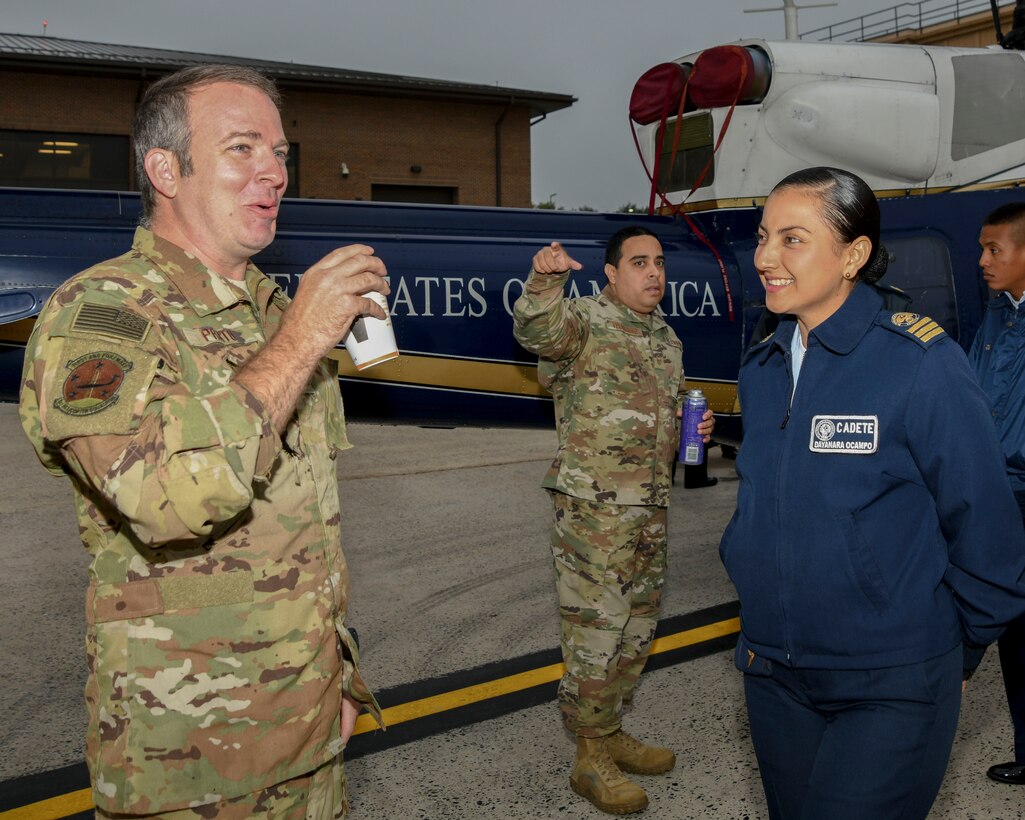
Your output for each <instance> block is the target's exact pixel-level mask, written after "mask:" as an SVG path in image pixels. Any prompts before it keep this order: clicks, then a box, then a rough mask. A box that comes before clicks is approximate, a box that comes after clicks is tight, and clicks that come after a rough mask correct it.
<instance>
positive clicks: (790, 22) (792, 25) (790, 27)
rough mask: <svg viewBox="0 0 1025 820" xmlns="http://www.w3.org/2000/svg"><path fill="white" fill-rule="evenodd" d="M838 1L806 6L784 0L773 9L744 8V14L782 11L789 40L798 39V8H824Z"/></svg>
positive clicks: (792, 0)
mask: <svg viewBox="0 0 1025 820" xmlns="http://www.w3.org/2000/svg"><path fill="white" fill-rule="evenodd" d="M835 5H836V3H811V4H808V5H804V6H799V5H797V4H796V3H795V2H794V0H783V5H782V6H776V7H774V8H771V9H744V14H758V13H759V12H762V11H781V12H783V18H784V20H785V23H786V35H787V39H788V40H797V39H799V38H800V35H799V34H798V33H797V10H798V9H824V8H826V7H828V6H835Z"/></svg>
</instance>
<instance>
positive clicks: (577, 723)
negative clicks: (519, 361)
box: [514, 227, 712, 814]
mask: <svg viewBox="0 0 1025 820" xmlns="http://www.w3.org/2000/svg"><path fill="white" fill-rule="evenodd" d="M664 262H665V260H664V255H663V252H662V246H661V244H660V242H659V241H658V238H657V237H656V236H655V235H654V234H652V233H651V232H650V231H648V230H647V229H646V228H642V227H629V228H624V229H623V230H621V231H619V232H618V233H616V234H615V235H614V236H613V237H612V238H611V239H610V240H609V242H608V245H607V248H606V254H605V274H606V276H607V277H608V285H607V286H606V287H605V289H604V290H603V291H602V292H601V293H600V294H598V295H597V296H591V297H584V298H580V299H564V298H563V289H564V287H565V284H566V282H567V280H568V279H569V275H570V272H571V271H573V270H581V269H582V266H581V265H580V263H578V262H577V261H575V260H574V259H573V258H572V257H570V255H569V254H568V253H567V252H566V251H565V250H564V249H563V248H562V246H561V245H559V244H558V243H552V245H550V246H549V247H546V248H542V249H541V250H540V251H538V253H537V254H536V255H535V256H534V261H533V269H532V271H531V274H530V276H529V278H528V280H527V284H526V287H525V289H524V293H523V295H522V296H521V297H520V299H519V300H517V302H516V305H515V308H514V321H515V335H516V339H517V340H518V341H519V343H520V344H521V345H523V346H524V347H525V348H526V349H528V350H530V351H532V352H534V353H537V354H538V356H539V357H540V361H539V364H538V378H539V380H540V381H541V383H542V385H544V386H545V387H546V388H547V389H548V390H549V391H551V393H552V396H553V398H554V400H555V414H556V423H557V428H558V436H559V451H558V454H557V455H556V458H555V461H554V462H553V463H552V466H551V468H550V469H549V470H548V472H547V474H546V475H545V478H544V481H543V486H544V487H545V488H546V489H547V490H548V491H549V492H550V494H551V497H552V501H553V503H554V508H555V522H554V526H553V529H552V552H553V555H554V559H555V569H556V575H557V584H558V594H559V608H560V612H561V615H562V650H563V658H564V660H565V663H566V674H565V676H564V677H563V679H562V682H561V684H560V686H559V701H560V705H561V708H562V714H563V719H564V722H565V725H566V728H567V729H569V731H570V732H572V733H573V734H575V735H576V736H577V755H576V761H575V763H574V766H573V773H572V775H571V777H570V785H571V787H572V788H573V790H574V791H576V792H577V793H578V794H580V795H582V796H584V797H586V798H587V799H588V800H590V801H591V802H592V803H594V804H595V805H596V806H598V808H600V809H602V810H604V811H608V812H613V813H616V814H623V813H627V812H633V811H640V810H641V809H643V808H644V807H645V806H646V805H647V802H648V799H647V795H646V794H645V792H644V790H643V789H641V788H640V786H638V785H636V784H635V783H633V782H631V781H630V780H628V779H627V778H626V777H625V776H624V775H623V774H622V772H623V771H627V772H632V773H636V774H659V773H662V772H667V771H669V770H670V769H672V768H673V766H674V765H675V764H676V757H675V755H674V754H673V753H672V752H671V751H670V750H669V749H663V748H659V747H655V746H648V745H646V744H644V743H642V742H641V741H639V740H637V739H636V738H633V737H631V736H630V735H628V734H627V733H626V732H624V731H623V730H622V728H621V726H620V713H621V710H622V706H623V704H624V702H629V701H630V700H631V699H632V697H633V691H634V686H635V684H636V682H637V678H638V677H639V675H640V673H641V670H642V669H643V668H644V664H645V661H646V660H647V656H648V651H649V649H650V646H651V640H652V637H653V635H654V632H655V626H656V622H657V620H658V612H659V604H660V601H661V595H662V582H663V578H664V575H665V566H666V507H667V506H668V504H669V492H670V488H671V485H672V467H673V459H674V456H675V453H676V450H677V446H678V442H679V424H678V421H677V419H678V411H679V409H680V406H681V400H680V397H681V394H682V391H683V365H682V353H683V346H682V345H681V343H680V340H679V339H678V338H677V336H676V334H675V333H674V332H673V330H672V328H670V327H669V325H667V324H666V322H665V320H664V319H663V318H662V317H661V316H660V315H659V314H658V313H657V311H656V308H657V306H658V304H659V302H660V301H661V299H662V296H663V293H664V292H665V269H664ZM701 429H702V432H704V433H706V434H708V433H710V432H711V429H712V422H711V414H708V415H707V417H706V421H705V422H704V423H703V427H702V428H701Z"/></svg>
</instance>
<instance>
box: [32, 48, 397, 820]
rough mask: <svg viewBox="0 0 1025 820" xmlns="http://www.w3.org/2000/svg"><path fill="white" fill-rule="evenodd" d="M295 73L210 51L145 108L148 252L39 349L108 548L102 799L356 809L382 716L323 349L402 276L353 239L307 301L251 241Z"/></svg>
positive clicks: (325, 267)
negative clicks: (353, 598) (367, 655)
mask: <svg viewBox="0 0 1025 820" xmlns="http://www.w3.org/2000/svg"><path fill="white" fill-rule="evenodd" d="M278 104H279V97H278V94H277V91H276V89H275V88H274V86H273V84H272V83H270V82H269V81H268V80H267V79H266V78H264V77H262V76H261V75H259V74H257V73H256V72H253V71H251V70H249V69H244V68H239V67H232V66H206V67H200V68H196V69H187V70H185V71H182V72H179V73H177V74H175V75H172V76H170V77H167V78H164V79H163V80H161V81H159V82H158V83H156V84H154V85H153V86H152V87H151V88H150V89H149V90H148V92H147V94H146V96H145V98H144V99H143V101H142V103H141V104H140V108H139V111H138V113H137V116H136V124H135V135H134V136H135V148H136V159H137V163H138V166H137V168H138V178H139V180H140V184H141V185H142V191H143V212H144V216H143V220H142V225H143V227H140V228H139V229H138V230H137V232H136V234H135V241H134V243H133V246H132V249H131V250H130V251H129V252H127V253H126V254H124V255H123V256H120V257H118V258H117V259H113V260H110V261H108V262H103V263H101V264H99V265H97V266H95V267H93V268H91V269H89V270H87V271H84V272H83V273H81V274H79V275H77V276H75V277H73V278H72V279H70V280H69V281H68V282H66V283H65V284H64V285H63V286H62V287H61V288H59V289H58V290H57V292H56V293H55V294H54V296H53V298H52V299H51V300H50V302H49V303H48V304H47V306H46V308H45V309H44V311H43V312H42V314H41V315H40V317H39V320H38V322H37V324H36V327H35V330H34V332H33V334H32V338H31V339H30V341H29V344H28V350H27V351H26V357H25V373H24V382H23V386H22V394H21V418H22V424H23V426H24V428H25V431H26V432H27V434H28V436H29V438H30V439H31V441H32V443H33V445H34V446H35V448H36V452H37V453H38V455H39V458H40V460H41V461H42V462H43V464H44V466H45V467H46V468H47V469H48V470H49V471H50V472H52V473H54V474H61V473H63V474H66V475H68V476H69V477H70V479H71V481H72V484H73V486H74V492H75V503H76V508H77V512H78V520H79V527H80V530H81V534H82V540H83V542H84V544H85V547H86V549H87V550H88V551H89V553H90V554H91V556H92V559H93V560H92V565H91V568H90V581H89V588H88V592H87V597H86V619H87V625H88V626H87V638H86V643H87V654H88V662H89V678H88V684H87V687H86V702H87V706H88V711H89V728H88V735H87V743H86V747H87V749H86V758H87V762H88V765H89V769H90V774H91V779H92V784H93V797H94V801H95V803H96V806H97V814H98V815H99V816H108V815H110V814H116V815H118V816H125V815H129V816H133V815H156V814H159V816H161V817H174V818H184V817H196V816H203V817H212V816H219V817H239V818H242V817H250V816H252V815H254V814H258V813H267V814H268V816H272V817H275V818H283V817H287V818H291V817H299V818H302V817H310V818H330V817H339V816H341V815H342V814H344V812H345V810H346V803H345V781H344V775H343V772H342V765H341V760H342V758H341V755H342V749H343V748H344V746H345V744H346V741H347V739H348V737H349V735H350V734H351V732H352V728H353V724H354V722H355V717H356V714H357V713H358V711H359V710H360V709H361V708H363V707H367V708H369V709H370V710H371V711H372V712H374V713H375V714H377V712H378V710H377V706H376V703H375V702H374V699H373V696H372V695H371V694H370V692H369V690H368V689H367V687H366V685H365V684H364V682H363V680H362V678H361V676H360V674H359V671H358V669H357V663H358V655H357V649H356V646H355V643H354V641H353V639H352V636H351V634H350V633H349V632H348V631H347V629H346V627H345V624H344V619H345V611H346V604H347V598H348V572H347V569H346V564H345V558H344V556H343V554H342V550H341V539H340V531H339V518H340V516H339V503H338V486H337V480H336V476H335V465H334V459H335V457H336V455H337V453H338V452H339V451H340V450H343V449H346V448H348V447H349V444H348V442H347V441H346V437H345V422H344V417H343V413H342V405H341V396H340V395H339V392H338V384H337V379H336V373H335V368H334V366H333V365H332V364H331V363H330V362H328V361H325V360H323V359H324V356H325V355H326V354H327V353H328V351H330V350H331V349H332V348H333V347H334V346H335V344H336V343H337V342H338V340H339V339H340V338H341V337H342V336H343V335H344V334H345V333H346V332H347V330H348V328H349V326H350V325H351V323H352V321H353V320H354V318H356V317H357V316H358V315H360V314H371V315H376V316H378V317H379V318H381V317H383V312H382V311H381V309H380V308H379V307H377V305H375V304H374V303H373V302H372V301H370V300H369V299H366V298H365V297H364V296H363V295H362V294H365V293H367V292H369V291H371V290H376V291H380V292H384V293H386V292H387V290H388V288H387V285H386V284H385V281H384V279H383V278H382V277H383V275H384V274H385V268H384V266H383V264H382V263H381V262H380V260H378V259H377V258H376V257H374V256H373V251H372V249H371V248H369V247H366V246H362V245H355V246H350V247H347V248H340V249H338V250H336V251H334V252H333V253H331V254H329V255H328V256H327V257H325V258H324V259H322V260H321V261H320V262H318V263H317V264H315V265H314V266H313V267H311V268H310V269H309V270H308V271H307V272H306V273H305V275H304V276H303V279H302V282H301V284H300V286H299V289H298V291H297V293H296V297H295V300H294V301H293V302H291V303H290V302H289V300H288V299H287V298H286V297H285V295H284V294H282V292H281V291H280V290H279V289H278V288H277V286H276V285H275V284H274V283H273V282H272V281H271V280H270V279H268V278H267V277H265V276H264V275H263V274H261V273H260V271H259V270H257V269H256V267H254V266H253V265H252V263H251V262H250V261H249V257H250V255H251V254H253V253H256V252H258V251H259V250H261V249H262V248H264V247H266V246H267V245H268V244H270V242H271V240H272V239H273V238H274V232H275V226H276V218H277V208H278V203H279V201H280V199H281V196H282V194H283V192H284V190H285V184H286V180H287V172H286V169H285V158H286V156H287V150H288V143H287V141H286V140H285V137H284V133H283V130H282V126H281V120H280V117H279V114H278Z"/></svg>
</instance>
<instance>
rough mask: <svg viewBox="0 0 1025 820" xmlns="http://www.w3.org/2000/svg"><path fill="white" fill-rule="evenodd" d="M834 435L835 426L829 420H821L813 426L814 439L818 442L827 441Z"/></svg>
mask: <svg viewBox="0 0 1025 820" xmlns="http://www.w3.org/2000/svg"><path fill="white" fill-rule="evenodd" d="M835 435H836V425H835V424H834V423H833V422H832V421H830V420H829V419H822V420H821V421H820V422H819V423H818V424H816V425H815V438H817V439H818V440H819V441H829V440H830V439H831V438H833V436H835Z"/></svg>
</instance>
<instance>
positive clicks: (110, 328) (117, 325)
mask: <svg viewBox="0 0 1025 820" xmlns="http://www.w3.org/2000/svg"><path fill="white" fill-rule="evenodd" d="M149 326H150V322H149V320H148V319H144V318H143V317H142V316H140V315H139V314H138V313H133V312H132V311H130V310H122V309H121V308H118V307H114V306H113V305H94V304H92V303H90V302H84V303H83V304H82V306H81V307H80V308H79V309H78V313H77V314H76V315H75V321H74V323H73V324H72V325H71V330H72V331H73V332H79V333H98V334H100V335H102V336H112V337H114V338H115V339H127V340H128V341H130V342H136V343H138V342H141V341H142V340H143V339H145V338H146V334H147V333H148V332H149Z"/></svg>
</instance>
